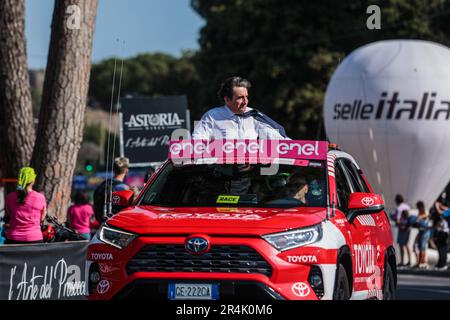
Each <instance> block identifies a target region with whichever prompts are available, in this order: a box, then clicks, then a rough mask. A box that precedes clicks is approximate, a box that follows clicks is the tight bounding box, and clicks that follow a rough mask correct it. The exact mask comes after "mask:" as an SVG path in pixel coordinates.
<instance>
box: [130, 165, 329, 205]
mask: <svg viewBox="0 0 450 320" xmlns="http://www.w3.org/2000/svg"><path fill="white" fill-rule="evenodd" d="M268 167H269V165H264V164H200V165H199V164H195V165H184V166H174V165H173V164H172V163H168V165H166V166H165V167H164V168H163V169H162V171H161V172H160V174H159V175H158V176H157V177H156V178H155V179H154V180H153V181H152V182H151V185H150V186H149V187H148V188H147V190H146V191H145V194H144V195H143V196H142V198H141V200H140V203H139V205H157V206H169V207H177V206H178V207H179V206H182V207H201V206H208V207H210V206H214V207H219V206H226V207H269V208H293V207H299V206H302V207H324V206H326V195H327V187H326V182H325V181H326V179H325V165H324V162H322V161H316V162H310V163H309V164H308V165H307V166H294V165H279V169H278V171H277V173H276V174H272V175H264V174H262V170H267V168H268Z"/></svg>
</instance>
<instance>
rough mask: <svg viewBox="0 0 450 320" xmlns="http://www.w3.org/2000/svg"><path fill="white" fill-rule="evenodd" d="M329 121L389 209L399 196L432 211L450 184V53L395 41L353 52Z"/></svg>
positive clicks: (335, 84) (334, 87)
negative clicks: (396, 196)
mask: <svg viewBox="0 0 450 320" xmlns="http://www.w3.org/2000/svg"><path fill="white" fill-rule="evenodd" d="M324 118H325V128H326V132H327V135H328V137H329V139H330V140H331V141H332V142H336V143H337V144H338V145H339V146H340V147H341V148H342V149H343V150H345V151H348V152H349V153H350V154H352V155H353V156H354V157H355V159H356V161H357V162H358V163H359V164H360V166H361V167H362V169H363V171H364V172H365V173H366V175H367V176H368V178H369V181H370V182H371V184H372V186H373V187H374V189H375V191H376V192H378V193H380V194H381V195H383V198H384V199H385V202H386V207H387V208H394V207H395V204H394V197H395V195H396V194H397V193H400V194H402V195H403V196H404V197H405V199H406V201H407V202H409V203H410V204H411V205H413V206H415V203H416V202H417V201H419V200H422V201H424V202H425V205H426V206H427V207H429V206H431V205H432V203H433V201H434V200H435V199H436V198H437V197H438V196H439V193H440V192H442V190H443V189H444V188H445V186H446V185H447V184H448V182H449V180H450V49H449V48H447V47H445V46H443V45H440V44H436V43H432V42H428V41H418V40H390V41H380V42H375V43H371V44H368V45H366V46H363V47H361V48H359V49H357V50H355V51H353V52H352V53H351V54H350V55H349V56H348V57H346V58H345V60H344V61H343V62H342V63H341V64H340V65H339V67H338V68H337V70H336V72H335V73H334V75H333V77H332V79H331V81H330V83H329V85H328V88H327V92H326V95H325V104H324Z"/></svg>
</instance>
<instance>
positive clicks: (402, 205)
mask: <svg viewBox="0 0 450 320" xmlns="http://www.w3.org/2000/svg"><path fill="white" fill-rule="evenodd" d="M395 204H396V205H397V209H396V210H395V217H394V221H396V222H398V221H399V219H400V216H401V214H402V212H403V211H404V210H407V211H408V212H409V211H411V207H410V206H409V205H408V204H407V203H406V202H405V200H404V199H403V196H402V195H401V194H397V195H396V196H395Z"/></svg>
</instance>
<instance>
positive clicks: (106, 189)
mask: <svg viewBox="0 0 450 320" xmlns="http://www.w3.org/2000/svg"><path fill="white" fill-rule="evenodd" d="M129 165H130V162H129V160H128V158H125V157H118V158H115V159H114V163H113V171H114V177H113V179H112V180H108V179H107V180H105V181H103V182H102V183H101V184H100V185H99V186H98V187H97V189H95V191H94V213H95V218H96V219H97V221H98V222H99V223H102V222H104V221H105V220H106V219H107V217H106V216H105V213H107V212H104V206H105V204H106V203H108V202H109V201H110V199H109V197H110V193H111V187H112V191H120V190H129V189H130V187H129V186H128V185H127V184H126V183H125V182H124V179H125V177H126V176H127V174H128V167H129ZM105 194H106V199H105Z"/></svg>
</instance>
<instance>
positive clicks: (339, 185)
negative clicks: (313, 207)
mask: <svg viewBox="0 0 450 320" xmlns="http://www.w3.org/2000/svg"><path fill="white" fill-rule="evenodd" d="M335 179H336V193H337V198H338V208H339V209H340V210H341V211H342V212H344V213H347V211H348V198H349V197H350V194H351V193H352V191H351V189H350V186H349V184H348V181H347V178H346V176H345V173H344V171H343V169H342V167H341V165H340V163H339V162H337V163H336V169H335Z"/></svg>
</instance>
